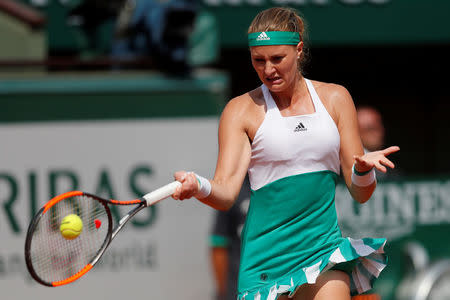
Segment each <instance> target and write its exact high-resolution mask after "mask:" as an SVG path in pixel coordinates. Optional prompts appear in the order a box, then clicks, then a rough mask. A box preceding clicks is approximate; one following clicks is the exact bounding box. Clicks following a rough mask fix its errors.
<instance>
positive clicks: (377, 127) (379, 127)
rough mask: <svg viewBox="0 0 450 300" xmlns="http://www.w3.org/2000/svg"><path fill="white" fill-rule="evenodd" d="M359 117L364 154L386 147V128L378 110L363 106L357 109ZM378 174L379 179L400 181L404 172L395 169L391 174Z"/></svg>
mask: <svg viewBox="0 0 450 300" xmlns="http://www.w3.org/2000/svg"><path fill="white" fill-rule="evenodd" d="M356 113H357V117H358V126H359V134H360V136H361V142H362V144H363V147H364V152H365V153H367V152H373V151H378V150H381V149H383V148H384V147H385V127H384V123H383V117H382V115H381V113H380V111H379V110H378V109H376V108H375V107H373V106H369V105H361V106H358V107H357V108H356ZM376 172H377V178H378V179H381V180H384V179H394V178H396V179H398V178H399V177H400V176H401V175H402V172H401V170H400V169H399V168H395V169H393V170H391V171H390V172H387V173H383V172H379V171H376Z"/></svg>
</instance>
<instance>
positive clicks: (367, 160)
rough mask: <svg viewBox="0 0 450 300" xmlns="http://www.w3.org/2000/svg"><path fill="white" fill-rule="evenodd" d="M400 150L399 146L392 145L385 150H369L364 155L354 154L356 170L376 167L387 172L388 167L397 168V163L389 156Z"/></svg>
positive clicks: (368, 169)
mask: <svg viewBox="0 0 450 300" xmlns="http://www.w3.org/2000/svg"><path fill="white" fill-rule="evenodd" d="M399 150H400V147H398V146H391V147H388V148H386V149H383V150H379V151H373V152H368V153H366V154H364V155H354V156H353V158H354V159H355V170H356V171H357V172H360V173H365V172H367V171H370V170H371V169H372V168H376V169H377V170H378V171H380V172H383V173H386V172H387V168H386V167H389V168H391V169H393V168H395V165H394V163H393V162H392V161H390V160H389V159H388V158H387V156H388V155H390V154H392V153H395V152H397V151H399Z"/></svg>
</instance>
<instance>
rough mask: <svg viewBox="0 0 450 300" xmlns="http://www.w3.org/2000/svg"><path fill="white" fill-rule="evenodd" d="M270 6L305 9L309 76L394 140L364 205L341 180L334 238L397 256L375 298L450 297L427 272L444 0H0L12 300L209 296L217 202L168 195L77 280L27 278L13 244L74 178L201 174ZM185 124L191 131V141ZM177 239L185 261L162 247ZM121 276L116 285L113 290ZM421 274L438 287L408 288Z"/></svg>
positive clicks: (443, 230) (99, 183)
mask: <svg viewBox="0 0 450 300" xmlns="http://www.w3.org/2000/svg"><path fill="white" fill-rule="evenodd" d="M276 5H288V6H291V7H294V8H297V9H298V10H299V11H300V12H301V14H302V15H303V16H304V18H305V19H306V21H307V25H308V27H307V28H308V32H309V33H308V37H307V42H306V45H307V47H308V48H309V61H308V63H307V65H306V67H305V75H306V77H308V78H311V79H315V80H321V81H327V82H334V83H338V84H342V85H344V86H345V87H346V88H347V89H348V90H349V91H350V93H351V94H352V96H353V99H354V101H355V104H356V105H357V106H363V105H370V106H373V107H375V108H376V109H378V110H379V111H380V112H381V115H382V120H383V122H384V127H385V141H384V143H385V144H386V145H393V144H395V145H399V146H400V147H401V149H402V150H401V151H400V152H399V153H398V154H395V155H393V160H394V162H395V163H396V164H397V165H398V166H399V168H400V170H401V176H398V177H395V178H386V179H385V180H381V182H380V184H379V187H378V189H377V192H376V194H375V195H374V196H373V199H372V201H369V204H368V205H364V206H361V207H359V206H355V205H354V204H352V202H351V199H350V198H349V195H348V193H347V192H346V191H345V190H344V189H343V188H342V186H340V187H338V191H337V196H336V201H337V208H338V213H339V214H340V222H341V226H342V228H343V232H344V234H349V235H352V236H355V235H361V236H364V235H365V234H371V235H373V234H375V235H376V236H386V237H388V238H389V240H390V243H389V244H388V247H387V251H388V253H389V254H390V257H391V258H392V259H391V262H390V265H389V266H388V268H387V269H386V272H384V273H385V274H383V277H382V278H381V280H379V281H378V283H377V286H376V289H375V291H376V292H377V293H379V294H380V295H381V296H382V299H398V300H402V299H450V291H449V290H448V286H449V285H448V284H445V283H446V282H448V280H449V277H448V276H447V275H448V270H447V269H446V268H442V269H436V268H437V267H436V266H439V265H440V266H446V262H447V261H446V259H448V258H449V257H450V242H448V241H447V236H448V232H449V230H450V228H449V225H448V224H449V223H450V176H449V175H450V172H449V171H450V159H449V158H448V155H447V152H448V151H447V149H448V148H449V147H450V142H449V133H448V132H449V130H450V125H449V121H448V120H449V118H448V116H447V115H448V112H449V110H450V104H449V101H448V97H449V96H448V91H447V80H448V78H449V76H448V75H447V72H448V70H449V67H450V59H449V58H448V52H449V50H450V19H449V15H448V12H449V11H450V3H449V2H448V1H445V0H435V1H426V0H293V1H280V0H277V1H275V0H274V1H262V0H245V1H244V0H203V1H193V0H172V1H169V0H168V1H150V0H128V1H124V0H115V1H112V0H110V1H106V0H105V1H102V0H0V103H1V105H2V108H3V109H2V110H0V137H1V140H2V151H1V152H0V153H2V163H1V164H0V165H1V167H0V202H1V203H2V204H3V206H2V210H1V211H0V216H1V217H0V234H1V246H0V279H1V281H0V288H1V290H2V291H5V290H8V292H7V293H8V294H7V298H5V299H24V297H29V296H30V295H34V298H35V299H36V298H37V299H44V298H45V299H56V298H59V297H61V295H66V296H67V295H70V294H71V293H70V292H71V291H72V289H73V290H77V291H80V292H81V293H85V295H89V293H93V294H94V295H96V297H100V298H102V297H103V299H106V298H107V297H108V298H109V299H115V298H114V297H116V298H117V299H118V298H123V297H125V296H126V295H127V292H130V293H135V294H136V295H137V296H142V295H147V293H148V294H151V293H154V295H158V296H159V297H164V295H166V294H167V293H169V294H170V295H173V296H176V297H178V298H180V299H187V300H189V299H211V298H212V296H213V280H212V278H211V276H212V275H211V273H210V266H209V260H208V259H207V258H206V256H207V251H208V245H207V241H206V240H207V235H208V231H209V224H210V223H211V215H212V209H209V208H205V207H202V206H199V205H198V204H196V203H195V202H193V201H192V202H193V203H183V204H174V203H172V202H167V203H166V202H164V203H161V205H159V206H158V209H160V213H159V216H160V217H159V218H157V219H155V220H153V221H152V222H150V221H149V222H148V224H147V226H144V228H137V227H133V226H131V227H130V229H129V230H128V235H127V233H125V234H124V235H127V237H126V238H123V240H120V239H118V241H117V244H116V245H114V246H115V247H117V248H116V254H115V256H114V254H111V256H109V258H105V260H106V261H107V263H105V264H106V267H104V268H103V269H100V270H99V271H97V272H95V273H93V274H90V275H89V276H91V275H92V276H91V278H92V279H84V280H82V281H80V282H79V283H76V284H74V287H67V288H62V290H58V291H55V290H49V289H46V288H42V287H38V286H37V285H36V284H35V283H34V282H32V281H31V279H30V278H29V277H27V275H26V271H25V269H24V265H23V261H22V256H23V253H22V251H23V250H22V248H23V245H22V244H23V242H24V237H25V232H26V226H27V224H28V222H29V220H30V219H31V216H32V215H33V213H34V212H35V211H36V209H37V208H39V207H40V206H41V205H42V204H43V203H45V201H46V200H47V199H49V198H50V197H52V196H54V195H55V194H57V193H60V192H64V191H66V190H68V189H75V188H77V189H84V190H87V191H90V192H97V193H100V194H102V195H104V196H114V197H116V198H128V197H135V196H138V195H137V194H139V192H141V191H142V192H145V191H146V190H149V189H151V188H154V187H156V186H158V185H160V184H164V183H165V182H167V181H168V180H171V175H172V172H173V171H174V170H178V169H193V170H195V171H198V172H201V173H202V174H205V175H207V176H212V174H213V170H214V166H215V156H216V151H217V142H216V140H217V138H216V131H217V121H218V117H219V115H220V112H221V110H222V108H223V106H224V105H225V104H226V102H227V101H228V100H229V99H230V98H232V97H234V96H237V95H239V94H242V93H245V92H246V91H248V90H250V89H253V88H255V87H256V86H258V85H259V84H260V83H259V81H258V78H257V76H256V74H255V73H254V71H253V69H252V67H251V63H250V56H249V51H248V47H247V41H246V30H247V26H248V25H249V23H250V22H251V20H252V18H253V17H254V16H255V15H256V13H257V12H258V11H260V10H262V9H265V8H268V7H271V6H276ZM192 131H198V132H200V133H201V134H200V135H198V136H196V138H195V139H194V140H186V137H189V136H191V132H192ZM180 137H184V138H185V139H181V142H177V141H176V140H177V139H178V138H180ZM83 141H89V143H90V145H91V146H90V147H89V148H86V143H83ZM186 145H187V146H186ZM111 149H114V150H111ZM105 152H108V155H105V154H104V153H105ZM136 172H137V173H136ZM133 174H135V175H133ZM136 174H138V175H136ZM133 176H135V177H133ZM134 180H136V182H134ZM133 186H134V187H135V188H132V187H133ZM136 187H138V188H136ZM144 218H145V217H144ZM147 218H148V219H147V220H150V219H151V214H150V213H149V215H147ZM181 228H182V229H181ZM143 229H145V231H143ZM142 236H145V238H144V239H143V240H142V241H140V239H141V238H142ZM180 241H181V243H182V245H180ZM172 242H173V243H174V244H175V245H177V247H179V248H181V249H184V251H183V255H184V256H183V257H179V256H177V254H176V251H168V249H171V247H173V244H171V243H172ZM127 245H134V246H131V247H130V246H127ZM171 245H172V246H171ZM131 248H136V249H138V250H136V251H137V252H136V253H137V254H136V253H135V254H134V256H135V257H140V258H141V259H148V258H149V257H151V258H152V259H150V262H151V263H149V264H148V266H150V267H148V268H145V267H144V268H140V267H136V265H139V263H137V264H136V263H133V262H129V263H124V264H122V265H121V264H120V263H119V264H118V263H117V262H115V260H114V259H116V260H117V259H119V260H120V257H123V256H126V255H122V256H121V254H120V253H122V254H123V253H127V251H132V250H130V249H131ZM149 249H150V250H149ZM120 251H122V252H120ZM139 251H141V252H142V251H143V252H145V251H147V252H146V253H150V254H149V255H146V254H139V253H141V252H139ZM117 253H119V254H117ZM114 257H115V258H114ZM108 259H109V260H108ZM108 262H109V264H108ZM187 262H190V263H187ZM112 266H114V267H112ZM194 270H195V271H194ZM175 273H176V274H175ZM430 274H431V275H430ZM147 276H149V278H151V280H150V282H151V284H150V285H148V286H146V287H147V288H144V286H145V283H146V280H144V278H146V277H147ZM136 278H140V279H139V280H137V281H136V280H135V279H136ZM186 278H189V280H187V279H186ZM430 278H432V279H433V278H434V279H433V280H431V279H430ZM175 279H177V280H178V282H180V281H181V282H184V284H182V285H178V284H176V283H174V282H176V281H175ZM121 280H124V281H125V282H126V283H127V284H129V285H130V288H129V289H128V290H126V291H127V292H119V291H118V287H115V288H114V287H111V283H114V282H119V281H121ZM446 280H447V281H446ZM424 282H425V283H424ZM427 282H428V283H429V286H432V287H433V288H432V289H431V288H430V290H432V291H433V292H434V294H432V295H428V294H426V295H425V296H424V297H425V298H417V297H419V296H420V295H418V293H419V292H418V288H419V287H420V290H421V291H422V293H426V291H427V287H426V283H427ZM430 282H431V283H430ZM108 286H109V287H108ZM423 286H425V287H423ZM10 287H14V288H17V289H20V291H21V292H20V293H17V294H16V293H15V292H14V290H13V289H11V288H10ZM105 289H106V290H108V292H105ZM82 295H84V294H82ZM102 295H104V296H102ZM69 297H70V296H69ZM74 297H75V296H74ZM86 297H88V296H86ZM427 297H428V298H427ZM439 297H440V298H439Z"/></svg>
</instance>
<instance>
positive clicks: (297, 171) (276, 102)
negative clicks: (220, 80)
mask: <svg viewBox="0 0 450 300" xmlns="http://www.w3.org/2000/svg"><path fill="white" fill-rule="evenodd" d="M304 35H305V27H304V22H303V19H302V18H301V17H300V16H299V15H298V14H297V13H296V12H295V11H294V10H292V9H289V8H286V7H274V8H270V9H267V10H264V11H262V12H260V13H259V14H258V15H257V16H256V17H255V18H254V20H253V21H252V24H251V25H250V27H249V30H248V42H249V47H250V55H251V61H252V65H253V68H254V69H255V71H256V73H257V75H258V77H259V79H260V80H261V82H262V85H261V86H260V87H258V88H256V89H254V90H252V91H250V92H248V93H245V94H243V95H241V96H238V97H236V98H234V99H232V100H231V101H230V102H228V103H227V105H226V107H225V109H224V111H223V112H222V115H221V118H220V123H219V152H218V159H217V165H216V170H215V174H214V179H213V180H208V179H206V178H204V177H202V176H200V175H198V174H195V173H193V172H186V171H178V172H176V173H175V174H174V176H175V179H176V180H178V181H180V182H181V183H182V186H181V187H179V188H177V190H176V191H175V192H174V193H173V195H172V197H173V198H174V199H179V200H183V199H189V198H191V197H196V198H197V199H198V200H200V201H201V202H203V203H204V204H206V205H209V206H211V207H213V208H215V209H218V210H227V209H229V208H230V207H232V206H233V204H234V202H235V199H236V198H237V195H238V194H239V191H240V189H241V186H242V183H243V181H244V178H245V175H246V173H247V172H248V174H249V179H250V185H251V189H252V193H251V202H250V207H249V211H248V214H247V218H246V223H245V227H244V230H243V233H242V243H243V244H242V247H241V250H242V251H241V263H240V267H239V281H238V299H241V300H243V299H267V300H269V299H270V300H275V299H280V300H281V299H283V300H286V299H288V298H294V299H315V300H325V299H327V300H328V299H335V300H337V299H339V300H348V299H350V295H351V294H352V295H356V294H361V293H363V292H365V291H367V290H369V289H371V283H372V282H373V280H375V278H376V277H378V276H379V275H380V272H381V271H382V270H383V269H384V267H385V266H386V263H387V257H386V255H385V254H384V245H385V243H386V240H385V239H383V238H380V239H373V238H364V239H351V238H344V237H342V234H341V231H340V229H339V226H338V224H337V215H336V209H335V206H334V196H335V189H336V181H337V180H336V179H337V177H338V174H339V173H340V169H342V173H343V175H344V178H345V183H346V186H347V188H348V190H349V191H350V193H351V195H352V196H353V198H354V199H355V200H356V201H357V202H359V203H364V202H366V201H367V200H369V198H370V196H371V195H372V193H373V191H374V190H375V187H376V176H375V169H379V170H382V171H384V172H385V171H386V170H387V168H392V167H394V164H393V163H392V162H391V161H390V160H389V159H388V158H387V156H388V155H389V154H391V153H394V152H396V151H399V150H400V149H399V148H398V147H396V146H394V147H389V148H387V149H383V150H380V151H375V152H370V153H366V154H364V151H363V147H362V143H361V139H360V136H359V132H358V123H357V116H356V109H355V107H354V104H353V100H352V98H351V96H350V94H349V93H348V91H347V90H346V89H345V88H344V87H342V86H339V85H336V84H330V83H324V82H319V81H313V80H309V79H306V78H305V77H303V74H302V72H301V69H302V67H303V60H302V58H303V53H304V52H303V47H304V44H303V37H304ZM193 134H195V133H193Z"/></svg>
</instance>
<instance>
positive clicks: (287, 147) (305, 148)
mask: <svg viewBox="0 0 450 300" xmlns="http://www.w3.org/2000/svg"><path fill="white" fill-rule="evenodd" d="M305 81H306V85H307V87H308V91H309V94H310V96H311V99H312V102H313V104H314V110H315V112H314V113H312V114H307V115H298V116H289V117H283V116H282V115H281V113H280V111H279V109H278V106H277V105H276V103H275V100H274V99H273V98H272V95H271V94H270V91H269V89H268V88H267V87H266V86H265V85H264V84H263V85H262V86H261V88H262V91H263V95H264V100H265V102H266V108H267V111H266V115H265V117H264V121H263V122H262V124H261V126H260V127H259V128H258V130H257V132H256V134H255V137H254V139H253V143H252V156H251V160H250V166H249V169H248V174H249V179H250V185H251V188H252V189H253V190H257V189H259V188H261V187H263V186H265V185H267V184H269V183H271V182H274V181H275V180H278V179H281V178H284V177H288V176H292V175H299V174H303V173H309V172H317V171H327V170H328V171H333V172H335V173H337V174H339V171H340V161H339V148H340V136H339V131H338V129H337V127H336V124H335V123H334V120H333V119H332V118H331V116H330V115H329V114H328V111H327V110H326V108H325V106H324V105H323V104H322V101H321V100H320V98H319V96H318V95H317V93H316V90H315V89H314V86H313V85H312V83H311V81H309V80H308V79H306V78H305Z"/></svg>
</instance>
